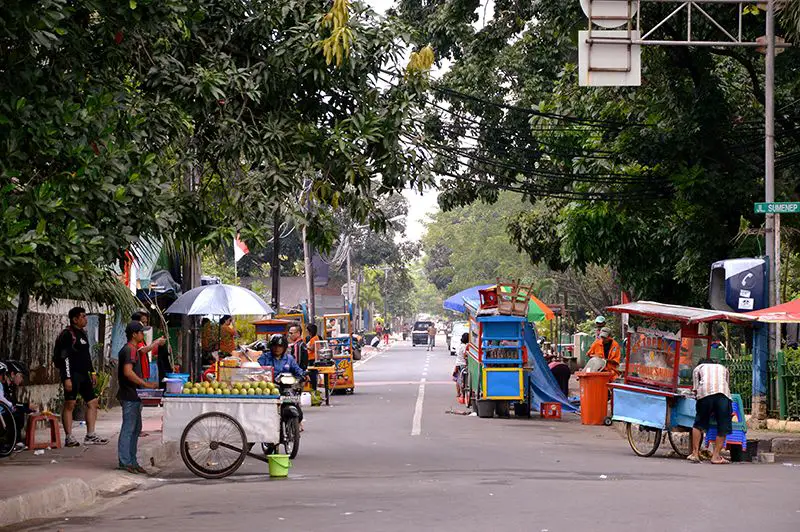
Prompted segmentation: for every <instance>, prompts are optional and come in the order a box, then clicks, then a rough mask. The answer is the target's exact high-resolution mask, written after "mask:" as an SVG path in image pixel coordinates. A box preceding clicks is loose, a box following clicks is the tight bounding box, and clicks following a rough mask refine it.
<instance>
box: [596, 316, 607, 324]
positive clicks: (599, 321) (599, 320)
mask: <svg viewBox="0 0 800 532" xmlns="http://www.w3.org/2000/svg"><path fill="white" fill-rule="evenodd" d="M605 323H606V319H605V317H603V316H597V317H596V318H595V319H594V324H595V325H600V326H603V325H605Z"/></svg>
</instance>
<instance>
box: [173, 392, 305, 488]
mask: <svg viewBox="0 0 800 532" xmlns="http://www.w3.org/2000/svg"><path fill="white" fill-rule="evenodd" d="M162 403H163V405H164V424H163V434H162V440H163V441H164V442H165V443H166V442H178V444H179V446H180V453H181V459H182V460H183V463H184V464H186V467H187V468H188V469H189V471H191V472H192V473H194V474H195V475H197V476H199V477H203V478H207V479H220V478H224V477H227V476H228V475H231V474H233V473H234V472H236V471H237V470H238V469H239V468H240V467H241V465H242V463H243V462H244V459H245V458H247V457H250V458H255V459H256V460H260V461H262V462H267V456H268V455H269V454H274V453H276V452H278V451H279V450H283V451H284V452H285V454H288V455H290V456H291V455H292V454H296V453H295V452H294V451H295V450H294V449H293V448H292V447H293V445H294V444H293V443H292V441H293V440H292V439H291V438H286V437H285V436H286V434H287V432H290V431H292V430H297V427H283V426H282V423H281V415H280V408H281V398H279V397H266V396H265V397H249V396H248V397H227V396H226V397H224V398H215V397H196V396H195V397H192V396H186V397H181V396H165V397H164V398H163V400H162ZM256 446H258V447H257V451H256V452H254V451H253V449H254V447H256Z"/></svg>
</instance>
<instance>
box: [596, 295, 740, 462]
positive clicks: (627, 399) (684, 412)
mask: <svg viewBox="0 0 800 532" xmlns="http://www.w3.org/2000/svg"><path fill="white" fill-rule="evenodd" d="M608 310H609V311H611V312H617V313H620V314H630V315H635V316H642V317H644V318H646V320H648V321H649V322H651V323H652V322H660V323H664V322H677V323H678V324H679V326H678V327H677V330H674V331H673V330H666V329H667V326H665V325H661V326H660V327H661V328H657V326H655V325H652V324H651V323H649V324H648V326H646V327H636V328H631V329H629V330H628V334H627V351H626V353H627V355H626V358H625V372H624V376H623V382H621V383H610V384H609V385H608V386H609V388H610V389H611V392H612V401H611V408H612V412H613V414H612V419H613V420H614V421H619V422H623V423H625V425H626V428H625V430H626V434H627V437H628V443H629V444H630V446H631V449H633V452H634V453H635V454H636V455H638V456H652V455H653V454H654V453H655V452H656V451H657V450H658V447H659V445H661V439H662V435H663V432H664V431H666V432H667V437H668V439H669V442H670V445H671V446H672V448H673V450H674V451H675V452H676V453H677V454H678V455H680V456H683V457H686V456H689V454H690V453H691V438H689V437H686V436H680V435H679V433H688V432H690V431H691V429H692V426H693V424H694V418H695V399H694V396H693V392H692V371H693V369H694V367H695V366H696V365H697V364H698V362H699V361H700V360H702V359H705V358H708V357H710V353H711V335H710V334H709V332H708V329H709V324H710V323H713V322H715V321H727V322H731V323H739V324H745V323H750V322H752V321H754V319H753V318H751V317H749V316H746V315H744V314H738V313H734V312H724V311H717V310H707V309H700V308H693V307H683V306H678V305H666V304H662V303H654V302H650V301H637V302H635V303H626V304H623V305H617V306H614V307H609V308H608Z"/></svg>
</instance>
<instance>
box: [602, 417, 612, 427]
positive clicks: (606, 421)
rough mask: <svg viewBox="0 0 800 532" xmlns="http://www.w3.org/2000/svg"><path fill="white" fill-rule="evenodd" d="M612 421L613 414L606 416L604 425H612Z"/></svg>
mask: <svg viewBox="0 0 800 532" xmlns="http://www.w3.org/2000/svg"><path fill="white" fill-rule="evenodd" d="M611 423H612V421H611V416H606V417H605V419H603V425H605V426H606V427H610V426H611Z"/></svg>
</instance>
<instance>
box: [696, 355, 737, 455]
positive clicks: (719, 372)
mask: <svg viewBox="0 0 800 532" xmlns="http://www.w3.org/2000/svg"><path fill="white" fill-rule="evenodd" d="M692 384H693V386H692V388H693V389H694V393H695V397H697V413H696V415H695V418H694V427H693V428H692V454H690V455H689V458H688V459H689V461H691V462H699V461H700V442H701V441H702V439H703V432H704V431H708V427H709V425H710V423H711V415H712V414H713V415H714V418H715V419H716V421H717V439H716V441H715V442H714V451H713V452H712V454H711V463H712V464H727V463H729V462H728V460H726V459H725V458H723V457H722V456H720V454H719V453H720V451H722V448H723V447H724V446H725V437H726V436H727V435H728V434H730V433H731V429H732V426H731V390H730V385H729V384H728V368H726V367H725V366H723V365H722V364H717V363H715V362H714V361H712V360H710V359H706V360H703V361H701V362H700V364H698V365H697V367H696V368H694V372H693V373H692Z"/></svg>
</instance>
